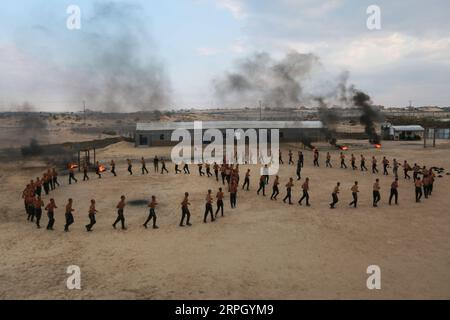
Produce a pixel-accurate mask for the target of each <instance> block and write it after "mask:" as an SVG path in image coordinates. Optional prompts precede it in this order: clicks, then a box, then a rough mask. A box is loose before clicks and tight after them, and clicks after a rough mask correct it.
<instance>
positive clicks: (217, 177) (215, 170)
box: [213, 162, 219, 181]
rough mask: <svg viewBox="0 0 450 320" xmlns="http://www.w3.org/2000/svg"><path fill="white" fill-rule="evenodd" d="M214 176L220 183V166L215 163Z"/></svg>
mask: <svg viewBox="0 0 450 320" xmlns="http://www.w3.org/2000/svg"><path fill="white" fill-rule="evenodd" d="M213 170H214V175H215V176H216V181H219V165H218V164H217V162H214V165H213Z"/></svg>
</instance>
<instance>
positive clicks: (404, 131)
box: [381, 123, 425, 140]
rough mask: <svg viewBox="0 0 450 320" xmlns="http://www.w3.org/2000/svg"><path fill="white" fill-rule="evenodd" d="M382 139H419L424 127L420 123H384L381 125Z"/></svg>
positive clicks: (421, 137)
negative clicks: (400, 124) (402, 124)
mask: <svg viewBox="0 0 450 320" xmlns="http://www.w3.org/2000/svg"><path fill="white" fill-rule="evenodd" d="M381 131H382V135H383V139H384V140H421V139H423V135H424V132H425V129H424V128H423V127H422V126H420V125H404V126H394V125H392V124H390V123H385V124H383V125H382V126H381Z"/></svg>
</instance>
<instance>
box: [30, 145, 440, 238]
mask: <svg viewBox="0 0 450 320" xmlns="http://www.w3.org/2000/svg"><path fill="white" fill-rule="evenodd" d="M293 156H294V154H293V152H292V150H289V152H288V157H289V160H288V165H289V166H294V165H296V176H297V181H298V180H301V179H302V177H301V174H302V169H303V167H304V154H303V152H302V151H299V152H298V159H297V163H296V164H295V163H294V160H293ZM331 158H332V157H331V155H330V153H329V152H327V153H326V160H325V167H326V168H333V165H332V159H331ZM278 161H279V163H280V164H284V162H283V156H282V152H281V150H280V152H279V160H278ZM224 162H226V161H224ZM339 162H340V168H341V169H348V167H347V162H346V155H345V154H344V153H343V152H341V153H340V155H339ZM381 164H382V167H383V175H385V176H388V175H389V170H388V169H390V168H392V173H393V176H394V180H393V182H392V183H391V187H390V194H389V202H388V203H389V205H392V202H394V203H395V204H396V205H398V197H399V195H398V188H399V184H398V180H399V170H400V168H402V170H403V176H404V179H405V180H410V179H411V176H410V175H409V172H410V171H412V172H413V177H412V179H413V182H414V186H415V199H416V202H420V201H421V199H422V196H424V197H425V198H428V197H430V196H431V194H432V192H433V184H434V181H435V173H434V172H433V168H426V167H425V166H423V167H420V166H419V165H418V164H414V166H412V167H411V166H410V164H409V163H408V162H407V161H406V160H405V161H404V162H403V163H402V164H401V163H400V162H399V161H397V160H396V159H393V161H392V165H391V163H390V161H389V160H388V159H387V158H386V157H383V159H382V161H381ZM153 165H154V171H155V172H160V173H161V174H164V173H169V171H168V170H167V167H166V162H165V160H164V159H162V158H161V159H159V158H158V157H157V156H155V157H154V159H153ZM160 165H161V166H160ZM350 165H351V169H352V170H354V171H356V170H360V171H363V172H364V171H368V169H367V167H366V158H365V157H364V155H362V154H361V155H360V156H359V166H358V165H357V158H356V156H355V155H354V154H351V157H350ZM127 166H128V167H127V172H128V174H129V175H133V161H132V160H130V159H127ZM182 166H183V167H182V170H181V169H180V165H178V164H175V174H181V173H183V174H190V170H189V165H188V164H186V163H184V164H182ZM197 166H198V173H199V175H200V176H205V175H206V176H207V177H208V178H209V177H213V176H214V177H215V180H216V181H217V182H220V181H221V183H222V184H223V186H225V187H226V188H227V189H228V192H229V198H230V207H231V208H232V209H234V208H236V206H237V192H238V189H239V181H240V177H239V164H235V165H233V164H226V163H224V164H220V165H219V164H217V163H216V162H215V163H214V164H212V165H211V164H209V163H205V164H198V165H197ZM313 166H314V167H320V163H319V151H318V150H317V149H314V150H313ZM76 167H77V166H74V165H69V166H68V170H69V180H68V183H69V184H72V182H74V183H77V182H78V180H77V179H76V177H75V168H76ZM160 167H161V169H160ZM204 167H205V170H206V173H205V172H204V171H203V168H204ZM265 168H266V169H267V166H265ZM211 169H212V170H213V171H214V175H213V174H212V172H211ZM105 171H106V168H105V166H103V165H101V164H100V163H99V162H98V161H97V162H96V164H95V174H96V175H97V176H98V178H101V177H102V174H103V173H104V172H105ZM371 171H372V173H373V174H378V173H379V171H378V161H377V159H376V157H375V156H373V157H372V158H371ZM82 172H83V181H86V180H89V179H90V178H89V175H88V174H89V168H88V165H87V164H86V163H84V164H83V166H82ZM141 172H142V175H144V174H148V173H149V171H148V169H147V166H146V160H145V159H144V158H143V157H142V158H141ZM266 172H267V170H263V173H264V174H262V175H261V176H260V178H259V187H258V189H257V192H256V193H257V195H259V194H261V193H262V195H263V196H265V195H266V193H265V191H266V186H267V185H268V184H269V175H268V174H265V173H266ZM110 173H111V174H112V175H113V176H114V177H116V176H117V173H116V164H115V162H114V160H112V161H111V162H110ZM250 173H251V170H250V169H247V171H246V173H245V177H244V182H243V184H242V186H241V188H242V190H245V191H249V190H250ZM309 183H310V179H309V178H308V177H306V178H305V180H304V182H303V183H302V185H301V188H302V195H301V197H300V200H299V201H298V204H299V205H303V202H305V205H306V206H308V207H309V206H311V204H310V195H309V189H310V185H309ZM279 185H280V177H279V176H278V175H276V176H275V178H274V181H273V183H272V194H271V196H270V200H272V201H276V200H277V196H278V195H279V194H280V191H279ZM59 186H60V184H59V182H58V173H57V171H56V169H55V168H53V169H48V171H47V172H45V173H44V174H43V176H42V177H37V178H36V180H31V181H30V183H29V184H28V185H27V186H26V188H25V189H24V190H23V193H22V198H23V199H24V205H25V211H26V214H27V220H28V221H30V222H35V223H36V225H37V228H41V226H40V221H41V218H42V212H43V209H44V210H45V211H46V212H47V217H48V224H47V228H46V229H47V230H54V228H53V227H54V224H55V210H56V209H58V207H57V205H56V203H55V200H54V199H53V198H50V200H49V202H48V203H47V204H44V201H43V200H42V191H44V193H45V195H49V194H50V192H51V191H53V190H55V189H56V187H59ZM285 187H286V196H285V197H284V198H283V202H284V203H286V201H287V203H288V204H290V205H292V204H293V202H292V189H293V187H294V178H292V177H290V178H289V179H288V182H287V183H286V185H285ZM350 191H351V193H352V199H353V200H352V201H351V202H350V203H349V206H351V207H354V208H356V207H357V206H358V193H359V186H358V181H355V182H354V184H353V185H352V187H351V188H350ZM340 192H341V183H340V182H337V183H336V185H335V186H334V187H333V189H332V191H331V199H332V201H331V203H330V204H329V206H330V209H334V208H336V205H337V203H338V202H339V194H340ZM215 200H216V211H215V213H213V202H214V198H213V194H212V190H211V189H209V190H208V191H207V194H206V198H205V212H204V218H203V222H204V223H206V222H207V218H208V216H210V217H211V221H215V220H216V219H217V217H218V214H219V212H220V214H221V216H222V217H223V216H224V202H223V200H224V191H223V188H222V187H220V188H218V191H217V193H216V195H215ZM380 200H381V194H380V180H379V179H378V178H376V179H375V181H374V184H373V203H372V205H373V207H378V203H379V202H380ZM126 204H127V203H126V198H125V196H124V195H122V196H121V197H120V200H119V202H118V204H117V205H116V208H117V218H116V220H115V221H114V223H113V224H112V227H113V228H114V229H115V228H116V226H117V224H119V223H120V226H121V228H122V229H123V230H125V229H126V225H125V215H124V210H125V207H126ZM180 205H181V220H180V223H179V226H180V227H184V226H191V225H192V224H191V222H190V218H191V213H190V211H189V206H190V205H191V203H190V202H189V193H188V192H185V194H184V197H183V200H182V202H181V203H180ZM147 206H148V208H149V214H148V217H147V219H146V220H145V222H144V224H143V227H145V228H147V227H148V224H149V223H150V222H152V227H153V228H154V229H158V226H157V224H156V220H157V216H156V207H157V206H158V201H157V199H156V196H154V195H153V196H151V199H150V201H149V202H148V205H147ZM73 212H74V208H73V199H71V198H69V199H68V200H67V204H66V206H65V225H64V231H65V232H68V231H69V227H70V226H71V225H72V224H73V223H74V216H73ZM97 212H98V211H97V209H96V202H95V200H94V199H92V200H91V202H90V207H89V211H88V218H89V223H88V224H87V225H86V226H85V228H86V231H88V232H90V231H92V230H93V229H92V228H93V226H94V225H95V223H96V214H97Z"/></svg>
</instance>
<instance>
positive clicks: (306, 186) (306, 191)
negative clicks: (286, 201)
mask: <svg viewBox="0 0 450 320" xmlns="http://www.w3.org/2000/svg"><path fill="white" fill-rule="evenodd" d="M302 190H303V195H302V197H301V198H300V200H299V201H298V204H299V205H302V202H303V200H306V206H307V207H309V206H310V204H309V178H306V179H305V182H303V184H302Z"/></svg>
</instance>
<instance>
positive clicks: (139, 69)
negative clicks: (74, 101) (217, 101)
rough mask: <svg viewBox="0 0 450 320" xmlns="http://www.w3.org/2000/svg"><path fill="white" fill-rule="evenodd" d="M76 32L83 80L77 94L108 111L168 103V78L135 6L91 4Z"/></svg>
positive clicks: (139, 10)
mask: <svg viewBox="0 0 450 320" xmlns="http://www.w3.org/2000/svg"><path fill="white" fill-rule="evenodd" d="M80 31H81V32H80V35H79V38H78V46H77V48H78V51H77V54H78V57H79V59H80V61H78V64H79V65H80V66H81V68H82V70H83V72H84V74H83V78H84V82H83V83H84V85H82V86H81V87H79V88H78V92H77V94H79V95H81V96H85V97H86V99H87V100H88V101H89V102H90V104H94V105H97V106H101V107H102V108H104V109H106V110H110V111H119V110H124V109H125V110H129V109H132V110H133V109H134V110H155V109H161V108H164V107H167V106H168V104H169V102H170V85H169V81H168V79H167V76H166V73H165V69H164V66H163V64H162V62H161V61H159V59H158V58H157V57H156V54H155V51H156V50H155V48H154V46H153V45H152V39H151V36H150V32H149V30H148V27H147V24H146V21H145V17H144V16H143V14H142V8H141V7H140V6H137V5H132V4H126V3H120V4H119V3H115V2H107V3H95V4H94V14H93V16H92V18H91V19H89V21H88V22H87V23H85V24H84V26H83V28H82V29H81V30H80Z"/></svg>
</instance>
